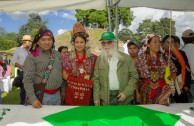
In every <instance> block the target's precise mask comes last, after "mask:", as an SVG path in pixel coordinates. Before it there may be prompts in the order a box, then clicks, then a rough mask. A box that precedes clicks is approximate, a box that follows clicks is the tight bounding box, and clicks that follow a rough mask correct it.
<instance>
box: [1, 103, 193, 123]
mask: <svg viewBox="0 0 194 126" xmlns="http://www.w3.org/2000/svg"><path fill="white" fill-rule="evenodd" d="M142 106H143V107H146V108H150V109H154V110H159V111H163V112H169V113H173V114H177V115H181V119H180V120H179V121H178V122H177V123H176V126H194V111H192V110H190V109H189V108H190V107H194V104H193V103H188V104H171V105H170V106H169V107H167V106H163V105H156V104H155V105H142ZM74 107H75V106H74ZM2 108H10V109H11V111H9V112H7V113H6V115H5V116H3V120H1V121H0V126H52V125H51V124H49V123H48V122H46V121H44V120H42V119H41V118H42V117H45V116H47V115H50V114H53V113H56V112H60V111H63V110H67V109H69V108H73V106H46V105H44V106H43V108H41V109H34V108H32V107H31V106H23V105H0V109H2ZM158 126H159V125H158Z"/></svg>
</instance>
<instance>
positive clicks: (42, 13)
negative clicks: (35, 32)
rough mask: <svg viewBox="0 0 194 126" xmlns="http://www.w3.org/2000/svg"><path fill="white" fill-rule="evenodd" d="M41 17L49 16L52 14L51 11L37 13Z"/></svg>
mask: <svg viewBox="0 0 194 126" xmlns="http://www.w3.org/2000/svg"><path fill="white" fill-rule="evenodd" d="M37 13H38V14H39V15H41V16H43V15H48V14H49V13H51V11H49V10H46V11H41V12H37Z"/></svg>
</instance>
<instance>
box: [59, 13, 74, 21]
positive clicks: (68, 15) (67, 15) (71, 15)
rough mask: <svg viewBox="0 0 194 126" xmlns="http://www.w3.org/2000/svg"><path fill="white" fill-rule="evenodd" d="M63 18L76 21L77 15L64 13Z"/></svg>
mask: <svg viewBox="0 0 194 126" xmlns="http://www.w3.org/2000/svg"><path fill="white" fill-rule="evenodd" d="M62 17H63V18H65V19H69V20H76V18H75V14H71V13H63V14H62Z"/></svg>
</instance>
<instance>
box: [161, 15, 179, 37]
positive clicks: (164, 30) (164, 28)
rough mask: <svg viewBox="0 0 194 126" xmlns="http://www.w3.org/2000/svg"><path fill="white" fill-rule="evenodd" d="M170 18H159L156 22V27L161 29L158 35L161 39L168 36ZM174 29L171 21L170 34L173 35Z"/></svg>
mask: <svg viewBox="0 0 194 126" xmlns="http://www.w3.org/2000/svg"><path fill="white" fill-rule="evenodd" d="M170 20H171V19H170V18H161V19H160V21H159V22H158V25H159V26H160V27H161V31H160V33H158V34H159V35H160V36H161V37H162V38H163V37H164V36H165V35H169V34H170ZM175 33H176V28H175V21H173V20H171V34H172V35H175Z"/></svg>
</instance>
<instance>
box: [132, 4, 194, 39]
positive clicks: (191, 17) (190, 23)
mask: <svg viewBox="0 0 194 126" xmlns="http://www.w3.org/2000/svg"><path fill="white" fill-rule="evenodd" d="M131 10H132V11H133V12H134V13H133V14H134V16H135V19H134V20H133V22H132V25H131V26H130V27H129V28H130V29H131V30H132V31H133V32H136V29H137V28H138V26H139V23H142V21H143V20H145V19H152V20H153V21H154V20H159V19H160V18H164V17H169V18H170V11H169V10H157V9H151V8H144V7H141V8H132V9H131ZM172 19H173V20H174V21H175V22H176V24H175V27H176V34H177V35H178V36H179V37H181V34H182V32H183V31H184V30H186V29H188V28H191V29H193V30H194V13H193V12H177V11H176V12H175V11H173V12H172Z"/></svg>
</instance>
